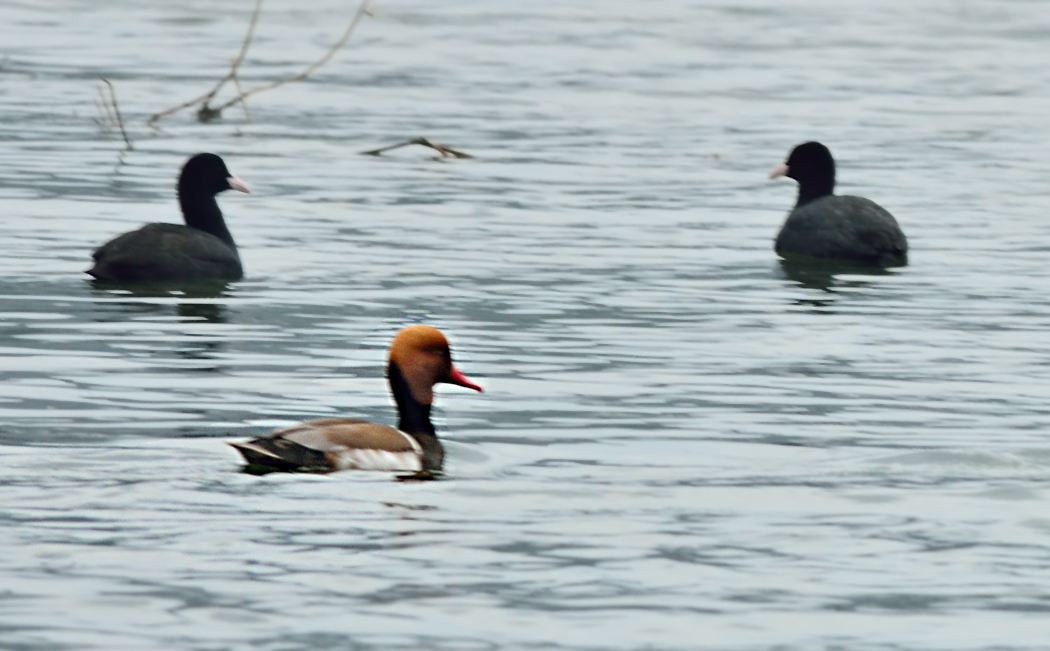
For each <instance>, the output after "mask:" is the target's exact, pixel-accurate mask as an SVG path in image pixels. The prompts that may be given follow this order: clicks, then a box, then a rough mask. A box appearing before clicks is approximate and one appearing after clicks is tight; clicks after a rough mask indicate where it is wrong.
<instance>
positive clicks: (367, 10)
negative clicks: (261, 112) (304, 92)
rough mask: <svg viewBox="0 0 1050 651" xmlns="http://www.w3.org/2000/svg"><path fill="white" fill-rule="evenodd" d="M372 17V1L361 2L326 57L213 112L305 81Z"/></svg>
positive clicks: (244, 93) (247, 93)
mask: <svg viewBox="0 0 1050 651" xmlns="http://www.w3.org/2000/svg"><path fill="white" fill-rule="evenodd" d="M371 15H372V0H361V6H360V7H358V8H357V13H355V14H354V17H353V19H352V20H351V21H350V24H349V25H348V26H347V28H346V31H345V32H343V35H342V36H340V37H339V40H338V41H336V42H335V45H333V46H332V47H331V49H329V50H328V51H327V52H325V54H324V56H322V57H321V58H320V59H318V60H317V61H314V62H313V63H311V64H310V65H308V66H307V67H306V69H304V70H302V71H301V72H298V73H296V74H294V75H289V76H287V77H285V78H284V79H278V80H277V81H274V82H270V83H269V84H263V85H262V86H256V87H255V88H249V89H248V90H246V91H244V92H243V93H238V95H237V97H234V98H233V99H231V100H229V101H228V102H226V103H225V104H222V105H220V106H217V107H215V108H214V109H211V110H213V111H214V112H215V113H216V114H219V113H222V111H223V109H227V108H229V107H231V106H233V105H234V104H236V103H238V102H243V101H244V100H246V99H248V98H249V97H251V96H252V95H256V94H258V93H261V92H263V91H266V90H273V89H274V88H277V87H279V86H284V85H285V84H290V83H292V82H295V81H302V80H303V79H306V78H307V77H309V76H310V75H311V74H313V73H314V72H315V71H316V70H317V69H318V68H320V67H321V66H323V65H324V64H326V63H328V62H329V61H330V60H331V59H332V57H334V56H335V53H336V52H338V51H339V50H340V49H342V47H343V46H344V45H346V42H347V41H349V40H350V36H352V35H353V33H354V30H355V29H356V28H357V25H358V24H359V23H360V22H361V19H362V18H364V17H365V16H371Z"/></svg>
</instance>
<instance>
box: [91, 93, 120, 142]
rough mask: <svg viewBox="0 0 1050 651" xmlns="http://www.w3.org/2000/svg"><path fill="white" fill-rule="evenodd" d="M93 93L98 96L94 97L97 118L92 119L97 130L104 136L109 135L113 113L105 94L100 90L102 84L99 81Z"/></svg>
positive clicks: (111, 128)
mask: <svg viewBox="0 0 1050 651" xmlns="http://www.w3.org/2000/svg"><path fill="white" fill-rule="evenodd" d="M95 92H96V93H98V96H97V97H95V110H96V111H98V117H97V118H92V120H93V121H94V122H95V124H96V125H98V128H99V130H100V131H101V132H102V133H103V134H104V135H109V132H110V131H112V130H113V123H114V122H115V120H114V119H113V113H112V112H111V109H110V108H109V101H107V100H106V92H105V91H104V90H102V82H101V81H99V82H98V85H97V86H95Z"/></svg>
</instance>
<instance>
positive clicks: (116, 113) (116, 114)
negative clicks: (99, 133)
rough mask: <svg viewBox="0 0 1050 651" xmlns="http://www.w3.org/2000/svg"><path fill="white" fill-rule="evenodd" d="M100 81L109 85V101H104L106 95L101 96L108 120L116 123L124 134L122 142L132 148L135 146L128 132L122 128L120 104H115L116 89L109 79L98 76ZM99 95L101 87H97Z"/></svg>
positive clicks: (122, 119) (121, 133)
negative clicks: (111, 108)
mask: <svg viewBox="0 0 1050 651" xmlns="http://www.w3.org/2000/svg"><path fill="white" fill-rule="evenodd" d="M100 79H101V80H102V83H104V84H106V86H109V102H107V101H106V97H105V96H102V105H103V106H104V107H105V108H106V114H107V116H108V117H109V119H110V120H112V121H113V122H115V123H116V125H117V126H118V127H120V135H122V136H124V144H125V145H127V146H128V149H134V148H135V146H134V145H132V144H131V138H129V137H128V132H127V130H126V129H125V128H124V118H123V117H122V116H121V115H120V105H119V104H117V91H115V90H114V89H113V84H111V83H109V80H108V79H106V78H105V77H100ZM99 95H102V88H101V87H99ZM110 104H112V105H113V110H112V112H111V111H110V110H109V107H110Z"/></svg>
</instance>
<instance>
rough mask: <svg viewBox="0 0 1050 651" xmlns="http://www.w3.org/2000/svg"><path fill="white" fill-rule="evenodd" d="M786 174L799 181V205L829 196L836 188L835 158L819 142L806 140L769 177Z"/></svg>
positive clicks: (773, 177)
mask: <svg viewBox="0 0 1050 651" xmlns="http://www.w3.org/2000/svg"><path fill="white" fill-rule="evenodd" d="M778 176H786V177H788V178H790V179H795V180H796V181H798V204H797V205H798V206H801V205H803V204H805V203H808V202H810V201H813V200H814V199H819V198H820V197H823V196H827V195H829V194H831V193H832V192H833V191H834V190H835V159H834V158H832V157H831V151H829V150H828V148H827V147H825V146H824V145H822V144H820V143H819V142H805V143H802V144H801V145H799V146H797V147H795V148H794V149H792V150H791V155H789V156H788V159H787V161H785V162H784V163H782V164H781V165H778V166H777V168H776V169H774V170H773V173H772V174H771V175H770V177H769V178H771V179H775V178H777V177H778Z"/></svg>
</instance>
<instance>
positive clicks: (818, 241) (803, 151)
mask: <svg viewBox="0 0 1050 651" xmlns="http://www.w3.org/2000/svg"><path fill="white" fill-rule="evenodd" d="M778 176H787V177H788V178H792V179H795V180H796V181H798V201H797V202H795V208H794V209H793V210H792V211H791V214H789V215H788V218H787V221H786V222H784V226H783V228H781V229H780V234H779V235H777V242H776V247H775V248H776V252H777V254H779V255H781V256H784V257H788V256H810V257H815V258H831V259H836V260H848V261H851V262H860V263H864V264H875V265H880V266H896V265H904V264H907V263H908V240H907V238H905V237H904V232H903V231H901V228H900V226H898V225H897V220H896V219H894V218H893V215H891V214H890V213H889V212H887V211H886V209H885V208H883V207H882V206H880V205H879V204H877V203H875V202H874V201H872V200H870V199H865V198H863V197H850V196H836V195H834V194H832V192H833V191H834V189H835V160H834V159H833V158H832V157H831V152H830V151H828V148H827V147H825V146H824V145H822V144H820V143H819V142H807V143H803V144H801V145H799V146H798V147H795V149H793V150H792V151H791V155H790V156H788V159H787V162H786V163H783V164H781V165H779V166H777V168H776V169H775V170H773V173H772V175H770V178H774V179H775V178H777V177H778Z"/></svg>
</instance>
